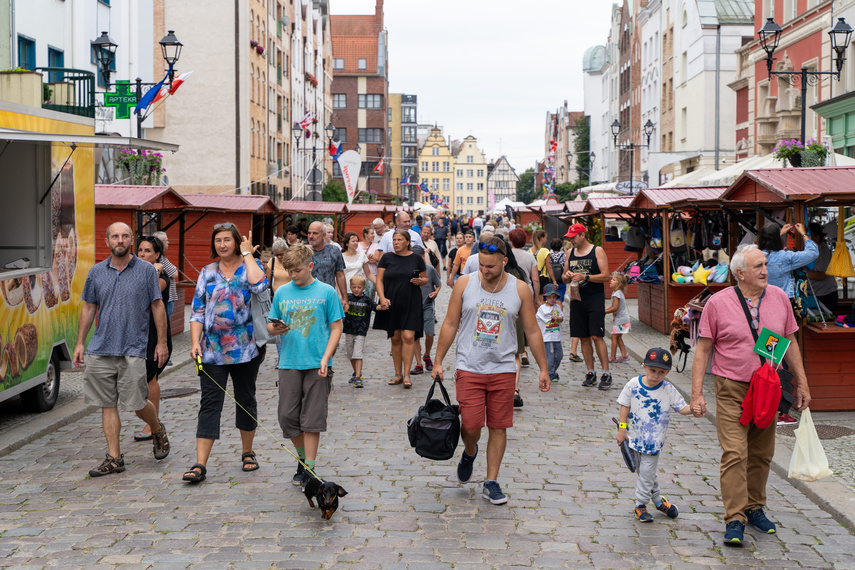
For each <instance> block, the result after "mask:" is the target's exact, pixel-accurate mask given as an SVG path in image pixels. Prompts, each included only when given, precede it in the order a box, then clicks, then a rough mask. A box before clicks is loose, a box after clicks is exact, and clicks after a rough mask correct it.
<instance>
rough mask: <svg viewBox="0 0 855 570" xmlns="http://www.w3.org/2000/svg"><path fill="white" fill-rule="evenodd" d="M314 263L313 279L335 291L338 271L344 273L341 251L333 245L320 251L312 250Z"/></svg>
mask: <svg viewBox="0 0 855 570" xmlns="http://www.w3.org/2000/svg"><path fill="white" fill-rule="evenodd" d="M312 263H314V264H315V266H314V267H313V268H312V277H314V278H315V279H318V280H320V281H321V283H326V284H327V285H329V286H330V287H332V288H333V289H335V286H336V283H335V274H336V272H338V271H342V272H343V271H344V257H342V255H341V250H340V249H338V248H337V247H335V246H334V245H332V244H327V245H325V246H324V248H323V249H322V250H320V251H318V250H316V249H315V248H312ZM339 302H341V301H339Z"/></svg>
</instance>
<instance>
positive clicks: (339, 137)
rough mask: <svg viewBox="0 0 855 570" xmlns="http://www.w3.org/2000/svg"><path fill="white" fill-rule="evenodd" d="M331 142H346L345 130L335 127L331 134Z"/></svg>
mask: <svg viewBox="0 0 855 570" xmlns="http://www.w3.org/2000/svg"><path fill="white" fill-rule="evenodd" d="M333 140H336V141H338V142H340V143H346V142H347V129H345V128H342V127H336V129H335V132H334V133H333Z"/></svg>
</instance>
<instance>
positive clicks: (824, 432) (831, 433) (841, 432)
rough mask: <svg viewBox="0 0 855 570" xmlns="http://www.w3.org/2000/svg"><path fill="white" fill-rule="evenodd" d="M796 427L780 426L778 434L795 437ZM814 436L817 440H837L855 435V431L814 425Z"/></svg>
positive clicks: (841, 427) (839, 427) (840, 427)
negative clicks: (816, 436) (815, 435)
mask: <svg viewBox="0 0 855 570" xmlns="http://www.w3.org/2000/svg"><path fill="white" fill-rule="evenodd" d="M798 427H799V426H798V425H792V426H781V427H779V428H778V433H779V434H781V435H786V436H789V437H795V435H796V433H795V432H796V429H797V428H798ZM814 427H815V428H816V434H817V435H818V436H819V439H837V438H838V437H846V436H847V435H855V430H853V429H849V428H848V427H843V426H824V425H817V424H814Z"/></svg>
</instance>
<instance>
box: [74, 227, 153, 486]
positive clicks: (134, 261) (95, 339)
mask: <svg viewBox="0 0 855 570" xmlns="http://www.w3.org/2000/svg"><path fill="white" fill-rule="evenodd" d="M106 242H107V247H109V248H110V253H111V255H110V257H108V258H107V259H105V260H104V261H102V262H101V263H97V264H95V265H93V266H92V268H91V269H90V270H89V274H88V275H87V276H86V283H85V284H84V286H83V294H82V295H81V298H82V300H83V303H82V309H81V312H80V323H79V325H78V329H77V346H76V347H75V348H74V365H75V366H78V367H80V366H83V364H84V353H85V364H86V371H85V373H84V388H83V400H84V402H86V403H87V404H90V405H93V406H98V407H100V408H101V424H102V427H103V429H104V436H105V438H106V439H107V457H106V459H105V460H104V462H103V463H101V465H100V466H99V467H97V468H96V469H92V470H91V471H89V475H90V476H91V477H101V476H104V475H110V474H111V473H121V472H122V471H124V470H125V460H124V457H123V456H122V451H121V447H120V445H119V432H120V430H121V427H122V422H121V420H120V419H119V405H121V407H122V409H124V410H126V411H133V412H134V413H136V415H137V416H138V417H139V418H140V419H141V420H143V421H144V422H145V423H147V424H148V425H149V427H150V428H151V435H152V442H153V446H154V458H155V459H157V460H158V461H159V460H161V459H163V458H165V457H166V456H167V455H169V439H168V438H167V436H166V428H165V427H163V424H162V423H160V419H159V418H158V417H157V411H156V410H155V407H154V404H152V403H151V402H150V401H149V400H148V382H147V381H146V348H147V347H148V331H149V318H150V317H151V316H154V324H155V327H156V328H157V346H156V348H155V351H154V358H155V361H156V362H157V365H158V366H161V365H163V364H164V363H165V362H166V359H167V358H168V350H167V347H166V309H165V307H164V305H163V298H162V297H161V294H160V283H159V281H158V278H157V270H155V268H154V266H153V265H152V264H150V263H148V262H146V261H142V260H141V259H139V258H137V257H134V256H133V255H132V254H131V248H133V246H134V236H133V232H132V231H131V228H130V227H128V226H127V225H126V224H123V223H121V222H119V223H115V224H112V225H110V227H108V228H107V239H106ZM96 314H97V315H98V323H97V324H96V325H95V333H94V334H93V335H92V339H91V340H90V341H89V346H88V347H85V346H84V343H85V342H86V335H87V334H89V329H90V328H91V327H92V322H93V321H94V320H95V315H96Z"/></svg>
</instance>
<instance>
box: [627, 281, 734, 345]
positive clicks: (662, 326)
mask: <svg viewBox="0 0 855 570" xmlns="http://www.w3.org/2000/svg"><path fill="white" fill-rule="evenodd" d="M665 287H666V284H664V283H659V284H656V283H639V284H638V320H639V321H641V322H642V323H644V324H646V325H648V326H651V327H653V328H654V329H656V330H657V331H659V332H661V333H662V334H671V319H672V318H673V317H674V311H676V310H677V309H679V308H680V307H682V306H684V305H685V304H686V303H688V302H689V301H691V300H692V299H693V298H694V297H695V295H697V294H698V293H700V292H701V291H703V290H704V288H707V287H708V288H709V289H710V290H711V291H712V292H713V293H718V292H719V291H721V290H722V289H725V288H727V287H730V284H729V283H710V284H708V285H704V284H703V283H668V284H667V287H668V307H665Z"/></svg>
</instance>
